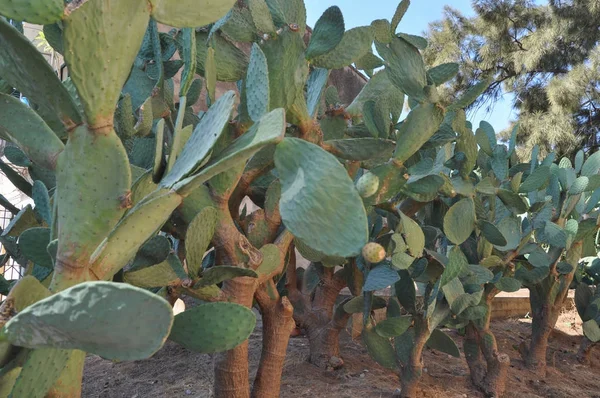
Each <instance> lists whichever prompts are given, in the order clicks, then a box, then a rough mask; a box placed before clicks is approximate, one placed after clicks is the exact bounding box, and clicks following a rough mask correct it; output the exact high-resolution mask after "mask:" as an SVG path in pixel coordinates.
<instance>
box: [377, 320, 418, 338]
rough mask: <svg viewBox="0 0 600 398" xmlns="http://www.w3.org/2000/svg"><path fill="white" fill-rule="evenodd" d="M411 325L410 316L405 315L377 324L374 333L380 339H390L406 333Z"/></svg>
mask: <svg viewBox="0 0 600 398" xmlns="http://www.w3.org/2000/svg"><path fill="white" fill-rule="evenodd" d="M411 325H412V316H410V315H406V316H400V317H394V318H388V319H384V320H383V321H381V322H379V323H378V324H377V326H376V327H375V331H376V332H377V334H378V335H380V336H381V337H385V338H392V337H397V336H400V335H401V334H402V333H404V332H406V331H407V330H408V328H409V327H410V326H411Z"/></svg>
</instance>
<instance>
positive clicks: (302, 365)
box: [83, 310, 600, 398]
mask: <svg viewBox="0 0 600 398" xmlns="http://www.w3.org/2000/svg"><path fill="white" fill-rule="evenodd" d="M530 323H531V320H530V319H526V318H524V319H509V320H498V321H493V323H492V329H493V330H494V332H495V333H496V337H497V339H498V342H499V345H500V347H501V349H502V351H503V352H505V353H507V354H508V355H509V356H510V357H511V369H510V370H509V381H508V383H507V385H508V389H507V394H506V396H507V397H519V398H538V397H540V398H542V397H543V398H571V397H578V398H580V397H581V398H583V397H590V398H600V356H599V355H598V353H599V351H600V350H599V349H598V348H596V351H594V352H593V353H592V363H591V365H590V366H583V365H580V364H579V363H578V362H577V360H576V358H575V355H576V353H577V349H578V347H579V342H580V340H581V333H582V332H581V321H580V319H579V317H578V316H577V313H576V312H575V311H574V310H570V311H565V312H564V313H563V314H562V315H561V317H560V318H559V320H558V323H557V325H556V329H555V331H554V333H553V334H552V336H551V341H550V348H549V350H548V364H549V367H548V375H547V377H546V378H545V379H540V378H539V377H537V376H535V375H534V374H533V373H531V372H529V371H528V370H527V369H525V368H524V367H523V362H522V361H521V359H520V357H519V354H518V351H517V347H518V345H519V344H520V343H521V342H522V341H524V340H527V339H528V337H529V335H530ZM449 333H450V335H451V336H452V337H453V338H454V339H455V341H456V343H457V344H458V346H459V347H461V348H462V337H461V336H460V335H459V334H458V333H457V332H455V331H449ZM260 336H261V325H260V322H259V324H258V325H257V328H256V330H255V331H254V333H253V334H252V336H251V337H250V363H251V365H250V366H251V372H255V371H256V367H257V364H258V360H259V357H260V350H261V340H260ZM341 351H342V355H343V358H344V361H345V367H344V368H343V369H341V370H338V371H324V370H322V369H319V368H316V367H315V366H313V365H311V364H309V363H308V362H306V358H307V357H308V340H307V339H306V338H305V337H303V336H299V337H295V338H292V339H290V344H289V347H288V352H287V358H286V362H285V369H284V372H283V381H282V388H281V397H285V398H287V397H298V398H302V397H307V398H308V397H310V398H325V397H335V398H368V397H374V398H375V397H391V395H392V393H393V392H394V390H395V389H396V388H398V387H400V385H399V382H398V378H397V375H396V374H395V373H394V372H393V371H390V370H387V369H384V368H382V367H380V366H378V365H377V364H375V363H374V362H373V361H372V360H371V358H370V357H369V355H368V354H367V352H366V350H365V349H364V347H363V346H362V345H361V343H360V341H353V340H352V339H351V338H350V336H349V335H348V334H347V333H345V334H344V336H343V337H342V341H341ZM424 361H425V366H426V370H425V374H424V376H423V380H422V383H421V387H422V388H421V391H420V394H419V396H420V397H424V398H438V397H439V398H442V397H444V398H462V397H483V395H482V394H480V393H479V392H478V391H477V390H475V389H473V388H472V387H471V385H470V382H469V371H468V367H467V364H466V362H465V360H464V356H463V357H461V358H460V359H459V358H454V357H450V356H448V355H446V354H443V353H440V352H437V351H433V350H428V349H427V350H426V351H425V358H424ZM212 368H213V359H212V357H211V356H210V355H206V354H197V353H194V352H191V351H188V350H186V349H185V348H182V347H180V346H178V345H176V344H174V343H171V342H167V343H166V344H165V346H164V348H163V349H162V350H160V351H159V352H158V353H156V354H155V355H154V356H153V357H152V358H150V359H148V360H145V361H137V362H127V363H113V362H111V361H106V360H103V359H101V358H99V357H97V356H88V358H87V360H86V367H85V373H84V386H83V396H84V397H90V398H92V397H98V398H120V397H127V398H142V397H144V398H146V397H148V398H154V397H156V398H158V397H161V398H162V397H169V398H171V397H207V398H208V397H211V396H212V380H213V373H212V372H213V370H212ZM250 376H251V377H252V378H253V377H254V374H251V375H250Z"/></svg>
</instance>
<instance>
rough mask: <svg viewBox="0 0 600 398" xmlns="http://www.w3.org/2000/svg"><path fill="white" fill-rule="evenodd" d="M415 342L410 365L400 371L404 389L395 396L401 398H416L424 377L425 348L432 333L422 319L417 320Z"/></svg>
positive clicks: (407, 364)
mask: <svg viewBox="0 0 600 398" xmlns="http://www.w3.org/2000/svg"><path fill="white" fill-rule="evenodd" d="M414 328H415V341H414V345H413V348H412V350H411V352H410V358H409V360H408V363H406V364H404V365H403V366H402V369H401V371H400V384H401V387H402V389H401V390H400V392H399V393H397V394H394V396H396V397H400V398H416V397H417V396H418V395H417V388H418V386H419V381H420V380H421V376H423V348H425V343H427V340H428V339H429V336H430V335H431V332H430V331H429V328H428V326H427V323H426V322H425V320H424V319H422V318H416V319H415V326H414Z"/></svg>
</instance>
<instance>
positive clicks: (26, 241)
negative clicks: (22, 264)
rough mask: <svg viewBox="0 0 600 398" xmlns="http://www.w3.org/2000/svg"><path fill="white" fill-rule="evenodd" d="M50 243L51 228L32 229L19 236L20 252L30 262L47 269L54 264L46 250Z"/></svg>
mask: <svg viewBox="0 0 600 398" xmlns="http://www.w3.org/2000/svg"><path fill="white" fill-rule="evenodd" d="M49 243H50V228H30V229H28V230H27V231H25V232H23V233H22V234H21V235H20V236H19V250H20V251H21V253H22V254H23V255H24V256H25V258H27V259H28V260H29V261H32V262H33V263H35V264H37V265H41V266H42V267H46V268H53V267H54V262H53V261H52V257H50V254H48V251H47V250H46V248H47V247H48V244H49Z"/></svg>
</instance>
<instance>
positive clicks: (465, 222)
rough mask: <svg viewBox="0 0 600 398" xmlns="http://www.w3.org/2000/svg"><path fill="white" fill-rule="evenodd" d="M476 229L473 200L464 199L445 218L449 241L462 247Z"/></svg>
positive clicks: (445, 230) (445, 228) (445, 229)
mask: <svg viewBox="0 0 600 398" xmlns="http://www.w3.org/2000/svg"><path fill="white" fill-rule="evenodd" d="M473 228H475V204H474V203H473V199H470V198H466V199H462V200H460V201H459V202H457V203H456V204H454V205H453V206H452V207H451V208H450V210H448V212H447V213H446V215H445V216H444V232H445V234H446V236H447V237H448V239H450V241H452V242H453V243H455V244H457V245H460V244H461V243H463V242H464V241H465V240H467V238H468V237H469V236H470V235H471V233H472V232H473Z"/></svg>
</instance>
